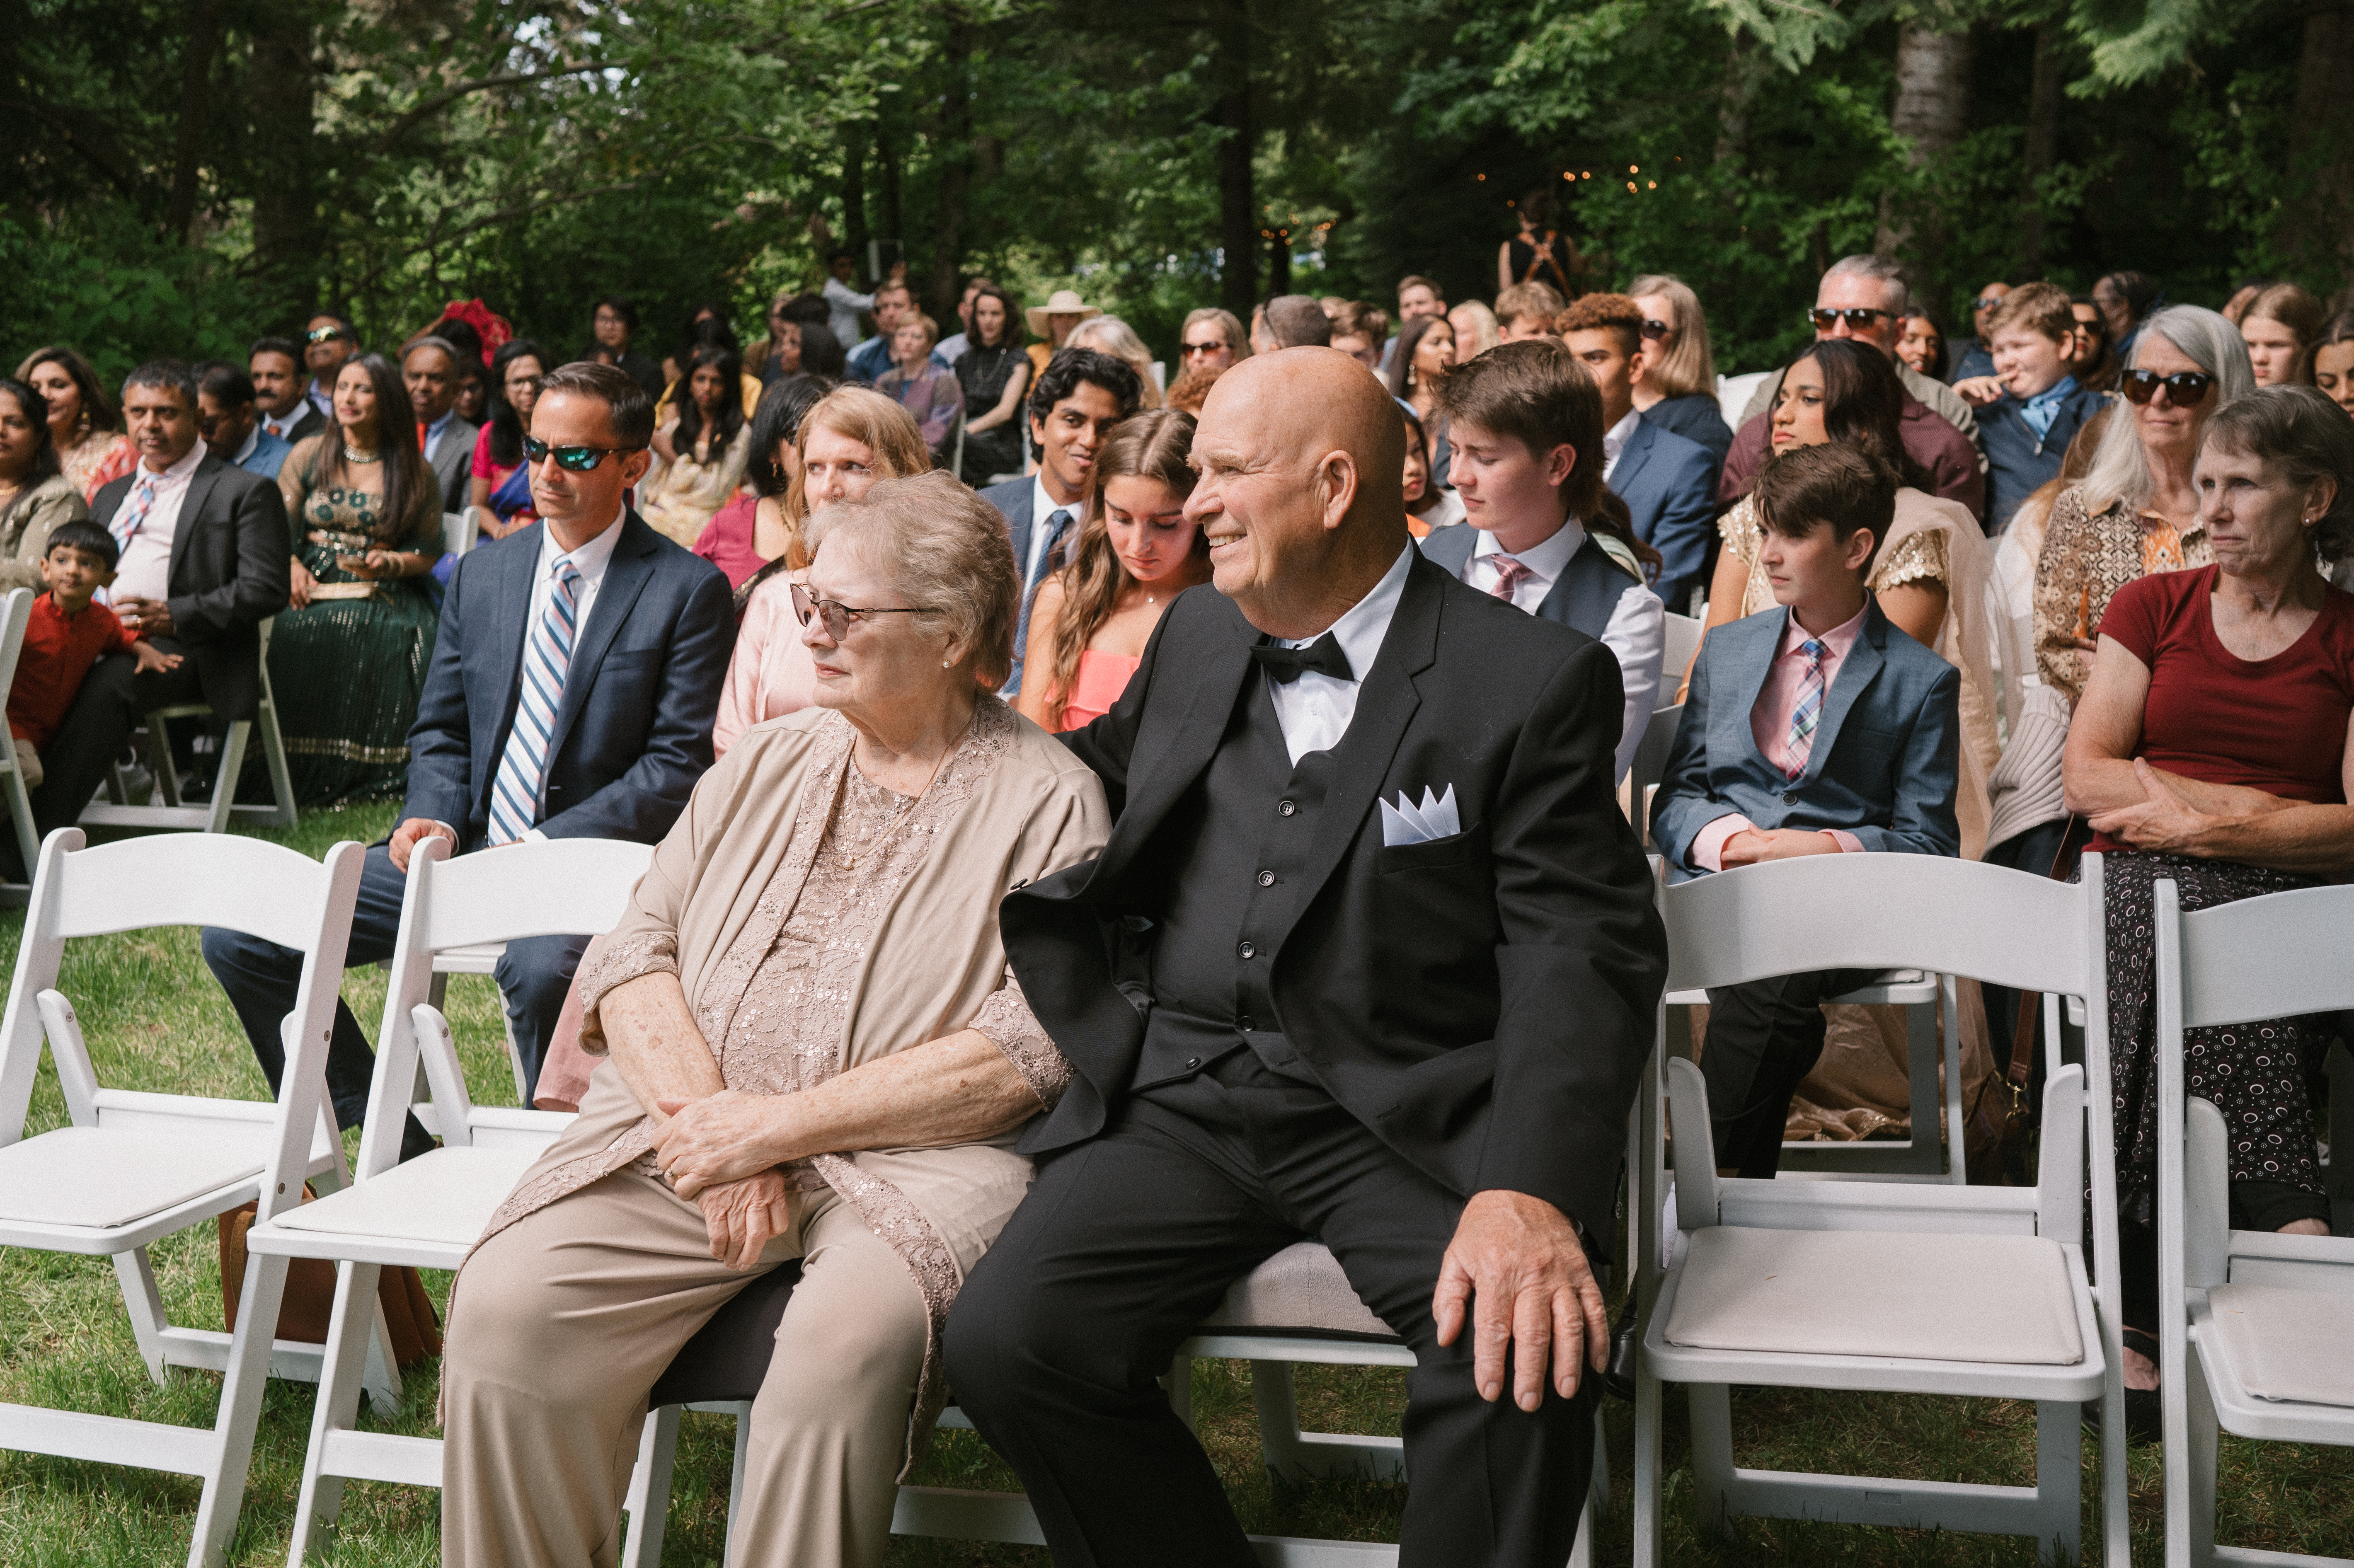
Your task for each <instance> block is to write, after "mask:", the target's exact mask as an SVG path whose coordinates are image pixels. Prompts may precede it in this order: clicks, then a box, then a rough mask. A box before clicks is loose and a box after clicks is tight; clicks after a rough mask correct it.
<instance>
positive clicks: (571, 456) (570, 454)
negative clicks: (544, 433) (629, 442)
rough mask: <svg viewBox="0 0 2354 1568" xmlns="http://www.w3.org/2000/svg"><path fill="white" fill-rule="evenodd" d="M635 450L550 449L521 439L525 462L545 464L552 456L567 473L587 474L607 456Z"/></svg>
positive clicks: (598, 448) (617, 448)
mask: <svg viewBox="0 0 2354 1568" xmlns="http://www.w3.org/2000/svg"><path fill="white" fill-rule="evenodd" d="M635 450H638V449H637V448H635V447H551V446H549V445H548V444H547V443H546V441H541V440H533V439H532V438H531V437H529V436H525V438H524V439H523V455H524V458H525V461H528V462H546V461H547V460H548V458H549V457H550V456H553V457H554V458H555V459H556V466H557V467H558V468H560V469H563V470H565V471H567V472H569V473H587V472H588V471H589V470H591V469H593V468H595V467H596V466H597V465H598V464H599V463H600V462H603V461H605V459H606V457H607V455H608V454H612V455H615V456H618V455H620V453H622V452H630V451H635Z"/></svg>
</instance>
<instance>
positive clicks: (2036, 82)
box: [2019, 22, 2066, 278]
mask: <svg viewBox="0 0 2354 1568" xmlns="http://www.w3.org/2000/svg"><path fill="white" fill-rule="evenodd" d="M2065 42H2066V37H2065V35H2064V34H2062V32H2061V30H2060V27H2059V25H2058V24H2057V23H2053V22H2046V23H2045V24H2044V25H2043V26H2040V27H2038V28H2036V29H2035V75H2034V78H2033V84H2032V86H2031V87H2030V89H2029V90H2028V96H2027V163H2026V167H2025V168H2024V170H2023V171H2022V177H2021V179H2020V192H2019V256H2020V273H2021V274H2022V276H2024V277H2029V278H2032V277H2035V276H2037V275H2038V274H2040V273H2041V272H2042V270H2043V181H2044V179H2045V178H2046V177H2047V176H2048V175H2050V174H2051V173H2052V164H2056V163H2058V162H2059V161H2060V101H2061V95H2062V89H2063V88H2064V87H2065V86H2066V82H2065V81H2064V79H2063V77H2064V72H2063V71H2062V61H2061V50H2062V47H2063V45H2064V44H2065Z"/></svg>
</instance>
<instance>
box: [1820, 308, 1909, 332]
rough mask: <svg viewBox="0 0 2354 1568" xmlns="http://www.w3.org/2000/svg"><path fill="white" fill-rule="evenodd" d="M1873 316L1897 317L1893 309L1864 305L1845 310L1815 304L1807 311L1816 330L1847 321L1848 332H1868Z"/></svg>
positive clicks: (1826, 330) (1828, 328) (1826, 329)
mask: <svg viewBox="0 0 2354 1568" xmlns="http://www.w3.org/2000/svg"><path fill="white" fill-rule="evenodd" d="M1875 316H1885V317H1887V318H1888V319H1889V320H1890V321H1894V320H1896V319H1897V317H1896V313H1895V312H1894V311H1875V310H1872V309H1871V308H1870V307H1868V306H1864V305H1850V306H1849V307H1848V308H1847V309H1845V310H1833V309H1831V308H1830V307H1829V306H1828V305H1817V306H1816V307H1815V308H1814V309H1813V310H1811V311H1808V313H1807V319H1808V321H1810V322H1812V323H1815V330H1816V331H1817V332H1829V331H1830V330H1831V329H1832V328H1833V327H1835V326H1837V325H1838V324H1839V323H1841V322H1845V323H1847V325H1848V330H1849V331H1850V332H1870V331H1871V330H1872V318H1874V317H1875Z"/></svg>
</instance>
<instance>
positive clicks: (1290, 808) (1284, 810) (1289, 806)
mask: <svg viewBox="0 0 2354 1568" xmlns="http://www.w3.org/2000/svg"><path fill="white" fill-rule="evenodd" d="M1297 810H1299V806H1298V805H1296V804H1294V803H1293V802H1292V801H1289V800H1278V801H1277V802H1276V803H1275V813H1276V815H1277V816H1278V817H1288V816H1289V815H1291V814H1292V813H1293V812H1294V811H1297Z"/></svg>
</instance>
